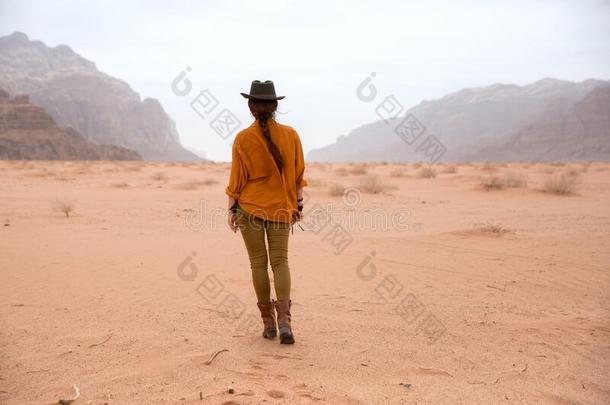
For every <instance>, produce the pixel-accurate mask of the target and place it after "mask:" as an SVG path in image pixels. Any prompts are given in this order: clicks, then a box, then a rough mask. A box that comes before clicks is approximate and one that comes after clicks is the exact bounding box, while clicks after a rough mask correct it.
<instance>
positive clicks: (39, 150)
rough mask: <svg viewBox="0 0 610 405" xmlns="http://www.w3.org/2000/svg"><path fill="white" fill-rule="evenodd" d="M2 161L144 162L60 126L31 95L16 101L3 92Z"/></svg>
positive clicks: (0, 104) (0, 113)
mask: <svg viewBox="0 0 610 405" xmlns="http://www.w3.org/2000/svg"><path fill="white" fill-rule="evenodd" d="M0 159H9V160H141V159H142V158H141V157H140V155H138V153H136V152H134V151H132V150H129V149H126V148H123V147H120V146H115V145H97V144H95V143H93V142H91V141H89V140H87V139H85V138H84V137H82V136H81V135H80V134H79V133H78V132H76V131H75V130H74V129H72V128H66V127H60V126H58V125H57V124H56V123H55V121H54V120H53V118H52V117H51V116H50V115H49V114H47V112H46V111H45V110H44V109H43V108H41V107H38V106H35V105H33V104H30V102H29V98H28V97H27V96H18V97H15V98H14V99H12V100H11V99H10V98H9V97H8V93H7V92H5V91H2V90H0Z"/></svg>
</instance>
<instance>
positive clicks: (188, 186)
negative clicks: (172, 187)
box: [176, 179, 218, 190]
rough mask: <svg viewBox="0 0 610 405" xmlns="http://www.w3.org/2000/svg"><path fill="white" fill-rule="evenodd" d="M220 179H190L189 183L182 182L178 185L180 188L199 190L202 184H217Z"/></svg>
mask: <svg viewBox="0 0 610 405" xmlns="http://www.w3.org/2000/svg"><path fill="white" fill-rule="evenodd" d="M217 183H218V181H216V180H214V179H206V180H203V181H189V182H187V183H182V184H179V185H177V186H176V188H177V189H179V190H197V189H198V188H199V187H202V186H211V185H213V184H217Z"/></svg>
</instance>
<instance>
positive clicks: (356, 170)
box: [349, 165, 366, 175]
mask: <svg viewBox="0 0 610 405" xmlns="http://www.w3.org/2000/svg"><path fill="white" fill-rule="evenodd" d="M349 174H353V175H363V174H366V167H365V166H364V165H359V166H355V167H352V168H351V169H350V170H349Z"/></svg>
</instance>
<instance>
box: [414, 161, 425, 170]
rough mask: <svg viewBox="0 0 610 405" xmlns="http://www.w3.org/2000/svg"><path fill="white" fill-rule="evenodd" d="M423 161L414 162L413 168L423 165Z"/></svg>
mask: <svg viewBox="0 0 610 405" xmlns="http://www.w3.org/2000/svg"><path fill="white" fill-rule="evenodd" d="M422 165H423V163H422V162H415V163H413V168H414V169H419V168H420V167H422Z"/></svg>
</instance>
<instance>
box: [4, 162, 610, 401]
mask: <svg viewBox="0 0 610 405" xmlns="http://www.w3.org/2000/svg"><path fill="white" fill-rule="evenodd" d="M419 166H420V165H393V164H366V165H348V164H345V165H338V164H334V165H332V164H311V165H309V166H308V169H307V175H308V177H309V179H310V180H311V184H312V186H311V187H309V188H308V190H307V201H306V214H307V220H306V221H305V223H304V227H305V228H306V231H301V230H300V229H298V228H296V227H295V230H294V235H293V236H292V239H291V257H290V264H291V270H292V278H293V287H294V288H293V301H294V306H293V327H294V330H295V336H296V339H297V344H295V345H294V346H292V347H286V346H281V345H279V343H278V342H277V340H276V341H267V340H264V339H262V338H261V337H260V336H259V333H260V331H259V329H260V325H259V321H258V315H257V313H256V311H257V308H256V305H255V296H254V291H253V289H252V286H251V281H250V273H249V267H248V260H247V256H246V253H245V250H244V248H243V246H242V241H241V237H240V236H239V235H235V234H233V233H232V232H230V231H229V230H228V229H227V228H226V227H225V224H224V220H225V216H224V211H223V208H224V207H225V196H224V185H225V183H226V178H227V176H228V170H229V166H228V165H227V164H196V163H191V164H187V163H145V162H0V190H1V192H0V222H1V223H0V269H1V270H0V403H3V404H51V403H57V401H58V400H59V399H62V398H65V399H68V398H71V397H72V396H73V395H74V391H73V388H72V386H73V384H76V385H77V386H78V387H79V389H80V398H79V399H78V400H77V401H75V402H74V403H75V405H77V404H80V403H83V404H85V403H91V404H106V403H107V404H134V403H150V404H199V403H210V404H259V403H262V402H264V403H273V404H275V403H277V404H282V403H285V404H295V403H296V404H301V403H302V404H307V403H328V404H371V403H372V404H385V403H390V404H431V403H440V404H496V403H502V404H504V403H516V404H575V403H577V404H607V403H609V402H610V360H609V359H610V345H609V343H610V305H609V304H610V296H609V293H608V291H610V273H609V268H608V266H609V264H610V164H602V163H593V164H580V163H579V164H569V163H566V164H561V163H558V164H542V163H538V164H536V163H531V164H501V165H500V164H497V165H494V164H486V165H482V164H457V165H451V166H449V165H437V166H435V167H433V171H434V175H430V173H428V174H425V175H424V174H422V173H421V172H420V170H421V169H422V167H419ZM506 173H510V175H509V177H510V176H513V177H512V178H514V175H515V174H518V175H519V176H521V177H520V178H521V179H522V180H525V184H517V185H516V184H512V185H511V184H508V183H503V186H501V187H488V189H489V190H488V191H486V190H485V188H484V187H483V186H482V183H484V184H489V182H486V181H487V180H489V179H490V178H491V177H493V176H495V177H496V178H497V179H498V180H497V181H498V182H500V183H502V181H505V179H506V178H507V174H506ZM503 179H504V180H503ZM549 179H555V180H558V181H568V182H570V185H569V186H568V188H569V189H568V191H571V193H567V194H565V195H564V194H556V193H553V192H552V190H547V188H548V187H549ZM570 179H574V181H571V180H570ZM493 184H496V183H493ZM331 190H332V191H331ZM337 190H339V191H338V192H337ZM333 194H334V195H333ZM66 207H67V208H66ZM2 225H3V226H2ZM223 349H226V351H222V352H219V353H217V354H216V356H215V357H214V358H213V359H211V358H212V356H213V355H214V354H215V353H216V352H217V351H219V350H223ZM210 360H211V361H210ZM208 363H209V364H208ZM229 386H231V387H232V388H234V393H232V394H231V393H228V391H227V389H228V387H229Z"/></svg>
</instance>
